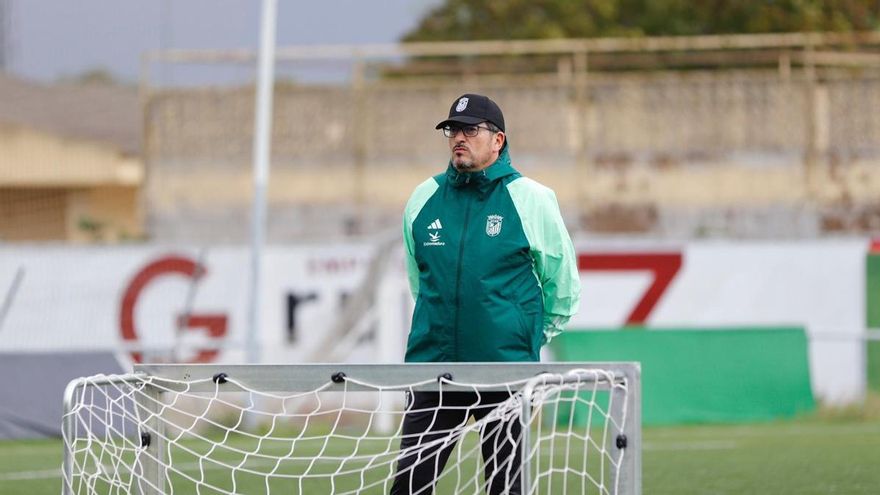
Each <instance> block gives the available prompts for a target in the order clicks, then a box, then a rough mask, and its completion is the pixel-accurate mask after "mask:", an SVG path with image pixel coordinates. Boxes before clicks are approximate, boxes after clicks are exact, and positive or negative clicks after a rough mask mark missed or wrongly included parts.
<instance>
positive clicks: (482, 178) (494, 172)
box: [446, 146, 519, 193]
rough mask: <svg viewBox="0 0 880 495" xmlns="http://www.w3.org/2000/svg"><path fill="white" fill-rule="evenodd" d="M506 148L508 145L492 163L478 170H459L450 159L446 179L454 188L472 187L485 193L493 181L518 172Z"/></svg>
mask: <svg viewBox="0 0 880 495" xmlns="http://www.w3.org/2000/svg"><path fill="white" fill-rule="evenodd" d="M508 148H509V146H505V147H504V149H503V150H501V154H500V155H498V159H497V160H495V162H494V163H492V165H489V166H488V167H486V168H484V169H483V170H480V171H479V172H459V171H458V170H456V169H455V167H453V166H452V161H450V162H449V166H448V167H447V168H446V180H448V181H449V183H450V184H452V186H453V187H456V188H462V187H474V188H476V189H477V190H479V191H480V192H481V193H486V192H487V191H488V190H489V189H490V188H491V187H492V183H493V182H495V181H497V180H499V179H502V178H504V177H507V176H508V175H513V174H518V173H519V172H517V171H516V169H515V168H513V166H512V165H511V164H510V154H509V153H508V151H507V149H508Z"/></svg>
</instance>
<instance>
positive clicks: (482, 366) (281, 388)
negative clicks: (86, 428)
mask: <svg viewBox="0 0 880 495" xmlns="http://www.w3.org/2000/svg"><path fill="white" fill-rule="evenodd" d="M591 370H595V371H599V372H601V373H602V374H603V376H608V377H613V382H612V383H608V382H607V381H605V380H599V379H596V380H594V382H595V383H594V385H593V386H594V387H596V388H597V389H598V390H601V391H607V392H609V394H610V400H609V407H610V410H609V411H608V418H609V424H610V426H609V428H611V431H609V432H608V433H607V434H606V438H604V440H603V441H604V443H605V448H606V449H607V451H608V452H611V453H612V454H613V457H614V458H617V459H620V462H619V464H617V469H616V471H615V472H614V473H613V475H614V477H615V478H616V483H614V486H615V487H616V490H615V491H612V493H616V494H626V495H640V494H641V485H642V477H641V377H640V375H641V370H640V366H639V364H638V363H622V362H621V363H608V362H592V363H590V362H565V363H408V364H390V365H389V364H307V365H220V364H205V365H197V364H141V365H135V367H134V373H130V374H125V375H115V376H98V377H89V378H79V379H76V380H73V381H72V382H70V383H69V384H68V386H67V389H66V390H65V394H64V420H63V424H62V432H63V436H64V438H65V442H64V465H63V471H64V476H63V480H62V483H63V489H62V493H63V494H73V493H75V492H74V489H73V487H72V486H71V480H72V479H73V478H72V477H73V475H74V472H73V471H74V459H73V455H72V453H71V449H70V448H69V446H68V440H69V439H70V438H71V435H74V433H73V432H75V431H76V425H75V424H74V422H75V421H76V416H75V415H74V414H71V410H72V408H73V406H74V401H75V398H76V397H77V395H78V394H83V393H84V389H85V388H86V387H89V386H103V385H114V384H132V383H134V384H139V385H141V386H143V387H144V388H143V393H142V394H141V397H145V398H147V399H146V400H144V399H141V400H138V402H139V405H138V407H139V408H140V407H142V408H143V411H145V412H147V413H148V414H147V415H146V416H147V417H148V419H147V421H145V422H143V423H140V424H138V425H137V427H138V430H139V431H140V434H141V437H142V438H144V436H145V435H146V438H147V440H146V441H144V442H143V444H142V449H144V454H146V455H143V456H141V457H140V459H141V464H140V468H141V470H142V471H141V474H142V476H143V478H144V479H146V480H148V481H149V482H148V483H142V484H139V486H140V490H141V493H142V494H144V495H154V494H156V493H160V492H158V491H156V487H161V486H163V483H164V480H165V475H164V471H163V466H162V455H163V451H164V446H163V444H162V439H163V438H164V437H165V435H164V429H163V424H162V423H161V422H160V421H158V420H155V419H153V420H150V419H149V417H150V416H151V415H155V414H156V413H158V412H159V411H158V409H159V406H158V404H161V403H162V394H163V393H165V392H163V390H175V389H178V388H181V383H183V382H185V383H186V384H187V385H186V390H187V392H192V393H204V394H211V393H215V392H216V391H217V385H216V383H215V382H216V377H218V376H220V374H224V375H225V376H228V377H229V378H230V380H229V382H228V383H224V384H223V387H224V392H226V391H229V392H250V391H253V390H258V391H260V392H261V393H291V392H306V391H312V390H316V389H319V388H321V389H322V391H328V392H333V391H336V392H342V391H375V390H376V387H375V386H379V387H382V390H384V391H394V390H400V391H403V390H411V391H438V390H444V391H455V390H462V391H467V390H473V387H474V386H475V385H477V386H479V387H480V390H481V391H505V390H506V391H509V390H510V389H509V383H510V382H519V381H522V382H523V383H525V385H524V386H522V387H521V388H520V389H519V392H520V393H522V394H523V399H522V409H523V410H522V417H521V421H522V423H523V424H530V421H531V417H532V410H531V405H532V399H533V394H537V393H538V392H537V391H538V389H540V388H541V387H542V386H546V385H556V384H559V385H562V384H565V383H569V382H573V381H579V382H580V381H583V380H584V374H583V373H584V372H590V371H591ZM577 372H580V374H579V375H577V376H576V375H575V374H573V373H577ZM597 376H598V375H597ZM347 377H352V378H355V377H356V380H351V381H350V382H348V383H346V380H347ZM212 378H213V380H212ZM231 378H234V380H232V379H231ZM148 380H149V381H148ZM224 381H225V380H224ZM359 381H360V382H364V383H369V384H370V386H369V387H367V386H364V385H362V384H359V383H358V382H359ZM404 381H406V383H407V384H403V382H404ZM328 382H332V383H331V384H330V385H329V386H328ZM414 382H422V383H420V384H418V385H415V386H413V385H411V384H413V383H414ZM441 382H442V384H441ZM151 383H155V384H157V386H153V385H150V384H151ZM239 384H241V386H239ZM505 384H507V385H505ZM225 387H228V388H225ZM153 417H154V418H155V416H153ZM610 418H613V419H614V422H613V423H611V419H610ZM151 433H152V434H151ZM532 443H533V439H531V438H530V429H529V428H524V429H523V437H522V446H523V447H522V448H523V449H529V447H530V445H531V444H532ZM534 469H535V468H534V467H533V466H530V465H529V456H523V466H522V472H521V477H522V486H523V490H524V493H528V490H529V487H531V486H532V483H533V479H532V478H533V471H534Z"/></svg>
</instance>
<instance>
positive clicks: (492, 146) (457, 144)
mask: <svg viewBox="0 0 880 495" xmlns="http://www.w3.org/2000/svg"><path fill="white" fill-rule="evenodd" d="M475 128H476V135H473V136H469V134H473V133H474V129H475ZM451 133H454V134H453V136H452V137H450V138H448V139H449V149H450V150H452V166H454V167H455V169H456V170H458V171H459V172H478V171H480V170H483V169H484V168H486V167H488V166H489V165H491V164H492V163H494V162H495V160H497V159H498V154H499V153H500V151H501V146H502V145H503V144H504V133H502V132H497V133H496V132H492V131H490V130H489V129H488V128H487V127H486V123H485V122H482V123H480V124H476V125H461V126H451Z"/></svg>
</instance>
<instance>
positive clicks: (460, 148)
mask: <svg viewBox="0 0 880 495" xmlns="http://www.w3.org/2000/svg"><path fill="white" fill-rule="evenodd" d="M467 150H468V149H467V148H465V147H464V146H456V147H454V148H452V152H453V153H464V152H466V151H467Z"/></svg>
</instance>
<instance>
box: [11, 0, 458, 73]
mask: <svg viewBox="0 0 880 495" xmlns="http://www.w3.org/2000/svg"><path fill="white" fill-rule="evenodd" d="M0 1H3V0H0ZM5 1H6V3H7V6H8V9H7V10H9V11H10V12H11V30H10V33H9V34H8V35H7V36H8V38H9V39H10V41H11V46H12V53H11V63H10V66H11V67H10V68H11V72H12V73H13V74H16V75H18V76H19V77H23V78H26V79H31V80H36V81H42V82H52V81H56V80H58V79H62V78H69V77H73V76H76V75H78V74H82V73H84V72H86V71H89V70H95V69H104V70H107V71H109V72H110V73H111V74H112V75H113V76H114V77H115V78H117V79H119V80H122V81H126V82H132V83H134V82H136V81H137V80H138V78H139V73H140V56H141V54H142V53H144V52H147V51H151V50H158V49H160V48H186V49H239V48H246V49H256V48H257V47H258V45H259V25H260V8H261V2H260V0H151V1H146V0H76V1H71V0H5ZM441 1H442V0H373V1H369V0H325V1H314V2H304V1H299V0H278V24H277V45H278V46H288V45H315V44H320V45H324V44H360V43H391V42H395V41H397V40H398V39H399V38H400V37H401V36H402V35H403V34H404V33H405V32H407V31H408V30H410V29H412V28H413V27H415V26H416V24H417V23H418V20H419V19H420V18H421V17H422V16H423V15H424V14H425V13H427V12H428V11H429V10H430V9H431V7H433V6H436V5H438V4H439V3H441ZM163 70H164V71H167V70H169V69H167V68H164V69H163ZM175 70H177V69H175ZM166 76H167V74H166ZM172 76H175V75H174V74H173V75H172ZM172 76H169V77H172ZM176 77H183V76H181V75H179V74H176Z"/></svg>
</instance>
